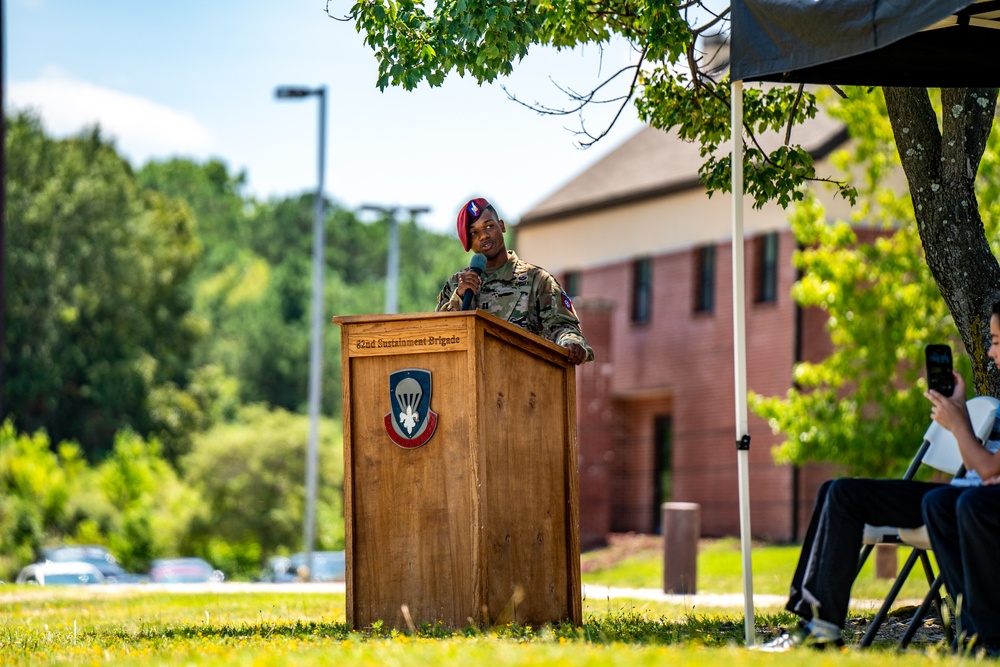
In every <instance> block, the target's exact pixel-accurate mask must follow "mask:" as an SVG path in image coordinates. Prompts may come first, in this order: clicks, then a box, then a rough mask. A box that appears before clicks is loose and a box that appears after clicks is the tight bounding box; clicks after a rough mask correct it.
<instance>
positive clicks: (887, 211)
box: [751, 90, 1000, 475]
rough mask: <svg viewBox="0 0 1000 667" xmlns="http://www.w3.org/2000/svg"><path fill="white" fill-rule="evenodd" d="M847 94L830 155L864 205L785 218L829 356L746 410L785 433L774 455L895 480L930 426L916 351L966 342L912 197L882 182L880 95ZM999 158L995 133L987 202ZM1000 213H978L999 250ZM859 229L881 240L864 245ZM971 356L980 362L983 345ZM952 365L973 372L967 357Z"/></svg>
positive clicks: (889, 162) (804, 210)
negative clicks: (845, 136)
mask: <svg viewBox="0 0 1000 667" xmlns="http://www.w3.org/2000/svg"><path fill="white" fill-rule="evenodd" d="M849 93H850V95H849V99H848V100H846V101H843V100H842V101H839V102H837V103H836V104H834V105H833V106H832V107H831V109H830V112H831V113H832V114H833V115H834V116H835V117H837V118H840V119H841V120H843V121H844V122H845V123H847V125H848V128H849V130H850V132H851V136H852V138H853V142H852V144H853V146H854V149H853V150H852V151H842V152H840V154H839V155H837V156H835V158H834V159H835V161H836V162H838V163H839V164H840V166H841V167H842V168H844V169H845V170H850V171H853V172H854V173H857V174H859V175H860V181H861V183H862V184H863V185H862V187H861V190H862V197H861V206H860V207H859V208H858V209H856V211H855V212H854V216H853V218H852V219H851V220H849V221H838V222H835V223H829V222H828V217H827V215H826V212H825V211H824V210H823V209H822V207H821V206H820V205H819V204H818V203H817V202H816V200H815V199H813V198H811V197H808V198H807V199H806V200H805V202H804V203H802V204H800V205H798V206H796V207H795V209H794V212H793V215H792V217H791V222H792V229H793V231H794V233H795V236H796V240H797V241H798V243H799V244H800V246H801V247H802V249H801V250H800V251H799V252H797V253H796V257H795V264H796V267H797V268H798V269H799V270H800V272H801V274H802V277H801V279H800V280H799V281H798V282H797V283H796V285H795V287H794V289H793V297H794V298H795V300H796V302H797V303H799V304H800V305H801V306H804V307H815V308H820V309H822V310H823V311H824V312H825V313H826V314H827V315H828V316H829V319H828V322H827V329H828V331H829V333H830V337H831V340H832V343H833V352H832V354H831V355H830V356H829V357H827V358H826V359H824V360H823V361H821V362H819V363H800V364H797V365H796V368H795V370H794V380H795V387H794V388H793V389H791V390H789V392H788V393H787V395H786V396H784V397H767V398H765V397H761V396H756V395H752V396H751V407H752V408H753V410H754V411H755V412H756V413H757V414H759V415H761V416H762V417H764V418H765V419H767V420H768V422H769V424H770V426H771V428H772V430H774V431H775V432H779V433H782V434H783V435H784V436H785V441H784V442H783V443H782V445H781V446H780V447H779V448H778V450H777V458H778V459H779V460H781V461H790V462H794V463H804V462H807V461H833V462H837V463H840V464H843V465H844V466H845V467H846V468H847V469H848V470H849V471H850V472H852V473H863V474H866V475H898V474H900V473H902V470H903V468H905V466H906V463H907V462H908V461H909V459H910V457H911V456H912V454H913V447H914V444H913V443H914V442H916V441H918V440H919V437H920V433H921V432H922V430H923V429H924V428H926V425H927V423H928V404H927V400H926V399H925V398H924V397H923V392H924V391H926V389H927V383H926V378H925V377H924V374H923V348H924V346H925V345H926V344H928V343H937V342H949V343H950V344H951V345H952V346H953V347H954V348H955V349H960V346H961V341H960V340H959V339H958V337H957V334H956V331H955V326H954V322H953V321H952V320H951V317H950V316H949V314H948V309H947V307H946V305H945V302H944V300H943V299H942V298H941V295H940V294H939V292H938V289H937V286H936V285H935V282H934V280H933V278H932V276H931V272H930V269H929V268H928V266H927V263H926V261H925V260H924V257H923V253H922V248H921V241H920V237H919V235H918V230H917V224H916V222H915V220H914V212H913V205H912V202H911V199H910V197H909V196H908V195H907V194H900V193H897V192H894V191H893V190H892V187H891V186H890V185H889V182H888V180H887V178H888V176H889V175H890V174H891V173H892V171H893V170H894V169H897V168H898V160H899V158H898V155H897V154H896V151H895V147H894V145H893V143H892V135H891V128H890V127H889V123H888V121H887V120H886V116H885V113H884V106H883V105H884V101H883V98H882V94H881V92H880V91H872V92H866V91H861V90H850V91H849ZM998 163H1000V140H997V139H996V138H994V139H991V141H990V145H989V147H988V148H987V150H986V152H985V156H984V161H983V164H984V167H983V176H984V178H981V179H980V183H981V192H980V196H981V197H982V200H983V201H993V200H994V198H995V195H996V194H997V192H996V191H997V187H998V186H997V182H996V179H995V178H993V177H994V176H997V175H1000V174H998V173H997V165H998ZM998 213H1000V209H998V207H997V206H996V205H991V206H990V207H988V208H987V209H986V211H985V214H984V222H985V228H986V230H987V234H988V235H989V237H990V238H991V239H993V244H994V250H997V245H998V244H1000V239H998V234H997V232H1000V216H998V215H997V214H998ZM858 225H863V226H865V225H867V226H874V227H875V228H877V229H882V230H884V233H885V235H884V236H882V237H881V238H878V239H877V240H876V241H874V242H873V243H870V244H861V243H859V242H858V238H857V234H856V232H855V229H856V228H857V226H858ZM970 353H971V355H970V356H972V357H975V356H976V355H981V356H985V351H984V350H970ZM956 361H957V366H958V368H959V370H960V371H962V372H964V374H965V375H966V377H968V376H969V371H970V363H969V358H968V357H960V358H957V360H956ZM859 443H863V445H864V446H859Z"/></svg>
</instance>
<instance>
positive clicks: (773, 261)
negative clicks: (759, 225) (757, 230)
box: [754, 232, 778, 303]
mask: <svg viewBox="0 0 1000 667" xmlns="http://www.w3.org/2000/svg"><path fill="white" fill-rule="evenodd" d="M756 244H757V252H756V255H757V271H756V274H757V277H756V281H755V282H756V284H755V286H754V292H755V293H754V300H755V301H757V302H758V303H772V302H774V301H777V300H778V233H777V232H771V233H770V234H764V235H763V236H758V237H757V240H756Z"/></svg>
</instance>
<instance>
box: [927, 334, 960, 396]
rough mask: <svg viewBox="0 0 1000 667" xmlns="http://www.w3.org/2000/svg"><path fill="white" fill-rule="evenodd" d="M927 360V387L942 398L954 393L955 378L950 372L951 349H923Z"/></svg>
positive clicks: (934, 347) (936, 346)
mask: <svg viewBox="0 0 1000 667" xmlns="http://www.w3.org/2000/svg"><path fill="white" fill-rule="evenodd" d="M924 356H925V357H926V358H927V386H928V387H929V388H930V389H933V390H934V391H936V392H938V393H939V394H941V395H942V396H951V395H952V394H953V393H954V392H955V376H954V375H952V372H951V368H952V366H951V347H949V346H948V345H928V346H927V347H925V348H924Z"/></svg>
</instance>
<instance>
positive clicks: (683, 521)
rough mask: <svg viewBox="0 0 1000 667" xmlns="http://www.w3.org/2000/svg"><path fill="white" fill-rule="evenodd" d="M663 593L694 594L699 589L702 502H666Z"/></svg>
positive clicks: (664, 513) (663, 512)
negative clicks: (698, 572) (699, 541)
mask: <svg viewBox="0 0 1000 667" xmlns="http://www.w3.org/2000/svg"><path fill="white" fill-rule="evenodd" d="M661 512H662V519H663V524H662V526H663V592H664V593H680V594H685V595H693V594H694V593H695V592H696V591H697V590H698V578H697V571H698V538H700V537H701V505H699V504H698V503H663V506H662V508H661Z"/></svg>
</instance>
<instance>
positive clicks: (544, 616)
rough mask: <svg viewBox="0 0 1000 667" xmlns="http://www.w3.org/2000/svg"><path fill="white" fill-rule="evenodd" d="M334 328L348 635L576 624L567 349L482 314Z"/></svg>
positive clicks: (373, 319) (364, 320)
mask: <svg viewBox="0 0 1000 667" xmlns="http://www.w3.org/2000/svg"><path fill="white" fill-rule="evenodd" d="M334 322H336V323H337V324H338V325H340V326H341V328H342V330H341V352H342V362H343V367H344V374H343V378H344V506H345V507H344V510H345V525H346V537H347V622H348V623H349V624H350V625H351V626H352V627H353V628H356V629H361V628H365V627H368V626H369V625H371V624H372V623H373V622H375V621H379V620H381V621H383V622H384V623H385V624H386V625H387V626H394V627H405V626H407V625H410V624H413V625H415V626H417V627H419V626H420V625H421V624H424V623H429V624H434V623H437V622H442V623H444V624H445V625H446V626H448V627H452V628H461V627H465V626H467V625H470V624H477V625H481V626H488V625H490V624H494V623H506V622H511V621H513V622H516V623H521V624H531V625H537V624H542V623H548V622H552V623H555V622H560V621H570V622H572V623H575V624H577V625H579V624H580V623H581V620H582V618H581V615H582V614H581V600H580V536H579V520H578V514H579V504H578V489H577V442H576V384H575V377H576V373H575V367H574V366H572V365H570V364H569V363H568V362H567V361H566V359H567V354H566V352H565V350H563V348H561V347H559V346H557V345H554V344H552V343H550V342H549V341H547V340H544V339H542V338H540V337H538V336H535V335H532V334H530V333H528V332H526V331H524V330H523V329H521V328H519V327H515V326H513V325H511V324H508V323H507V322H504V321H502V320H500V319H499V318H497V317H494V316H492V315H489V314H487V313H484V312H483V311H469V312H460V313H416V314H408V315H372V316H349V317H335V318H334ZM421 383H422V384H421ZM390 385H392V386H391V387H390ZM418 385H419V386H418ZM432 422H433V423H432ZM432 427H433V428H432ZM421 429H423V430H421ZM429 430H430V431H431V432H432V434H431V435H429V436H428V431H429Z"/></svg>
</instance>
